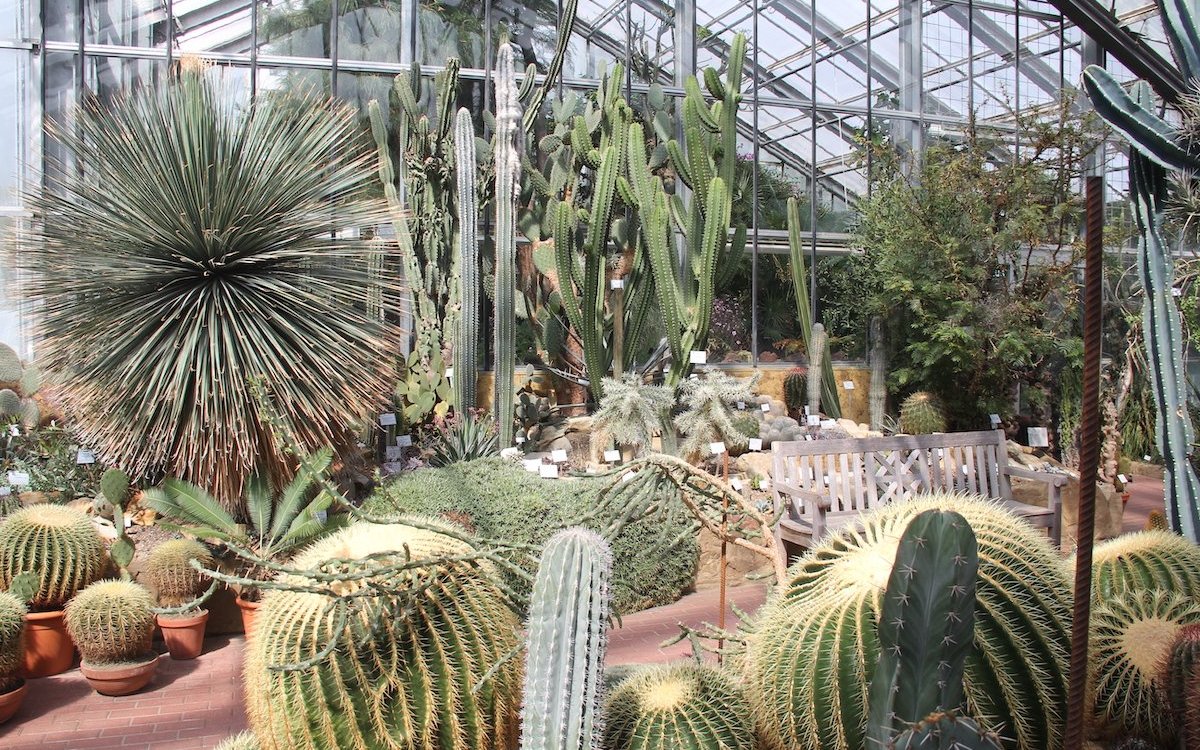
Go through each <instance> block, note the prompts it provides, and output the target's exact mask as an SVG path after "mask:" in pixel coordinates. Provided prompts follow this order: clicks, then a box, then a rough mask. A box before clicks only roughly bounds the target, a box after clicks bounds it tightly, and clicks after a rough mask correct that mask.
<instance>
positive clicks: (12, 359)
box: [0, 344, 25, 385]
mask: <svg viewBox="0 0 1200 750" xmlns="http://www.w3.org/2000/svg"><path fill="white" fill-rule="evenodd" d="M24 370H25V368H24V367H23V366H22V365H21V357H20V356H19V355H18V354H17V353H16V352H15V351H14V350H13V348H12V347H11V346H9V345H8V344H0V383H4V384H5V385H9V384H15V383H18V382H20V380H21V374H22V373H23V372H24Z"/></svg>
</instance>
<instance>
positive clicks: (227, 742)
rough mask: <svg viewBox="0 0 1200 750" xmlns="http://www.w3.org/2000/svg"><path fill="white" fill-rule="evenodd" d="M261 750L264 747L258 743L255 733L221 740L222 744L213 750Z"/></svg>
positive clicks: (242, 733)
mask: <svg viewBox="0 0 1200 750" xmlns="http://www.w3.org/2000/svg"><path fill="white" fill-rule="evenodd" d="M261 748H262V745H260V744H259V743H258V738H257V737H255V736H254V732H240V733H238V734H235V735H233V736H232V737H226V738H225V739H223V740H221V744H219V745H217V746H216V747H215V748H214V749H213V750H261Z"/></svg>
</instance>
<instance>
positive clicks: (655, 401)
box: [592, 374, 675, 454]
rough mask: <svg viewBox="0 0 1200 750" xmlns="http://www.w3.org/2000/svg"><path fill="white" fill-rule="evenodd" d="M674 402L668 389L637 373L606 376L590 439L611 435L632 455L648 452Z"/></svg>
mask: <svg viewBox="0 0 1200 750" xmlns="http://www.w3.org/2000/svg"><path fill="white" fill-rule="evenodd" d="M674 403H675V395H674V393H673V392H672V390H671V389H670V388H668V387H666V386H661V385H651V384H649V383H647V382H645V381H644V380H642V378H640V377H638V376H637V375H632V374H630V375H626V376H624V377H622V378H605V379H604V396H603V397H602V398H601V399H600V407H599V408H598V409H596V413H595V414H593V415H592V435H593V439H603V437H611V438H612V439H613V440H614V441H616V443H617V445H620V446H624V447H627V448H629V449H631V450H632V451H633V452H634V453H635V454H641V453H644V452H649V451H650V450H651V445H652V442H653V439H654V435H655V434H656V433H659V432H662V431H663V429H664V427H665V425H666V420H667V418H668V415H669V414H670V411H671V406H672V405H673V404H674Z"/></svg>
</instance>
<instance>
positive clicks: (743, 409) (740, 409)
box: [737, 401, 746, 411]
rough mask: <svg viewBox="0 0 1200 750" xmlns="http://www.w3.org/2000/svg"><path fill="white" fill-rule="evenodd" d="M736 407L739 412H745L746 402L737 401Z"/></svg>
mask: <svg viewBox="0 0 1200 750" xmlns="http://www.w3.org/2000/svg"><path fill="white" fill-rule="evenodd" d="M737 406H738V410H739V411H746V402H745V401H738V404H737Z"/></svg>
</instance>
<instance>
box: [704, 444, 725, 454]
mask: <svg viewBox="0 0 1200 750" xmlns="http://www.w3.org/2000/svg"><path fill="white" fill-rule="evenodd" d="M708 450H709V452H710V453H712V454H713V455H714V456H719V455H721V454H722V453H724V452H725V443H709V444H708Z"/></svg>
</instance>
